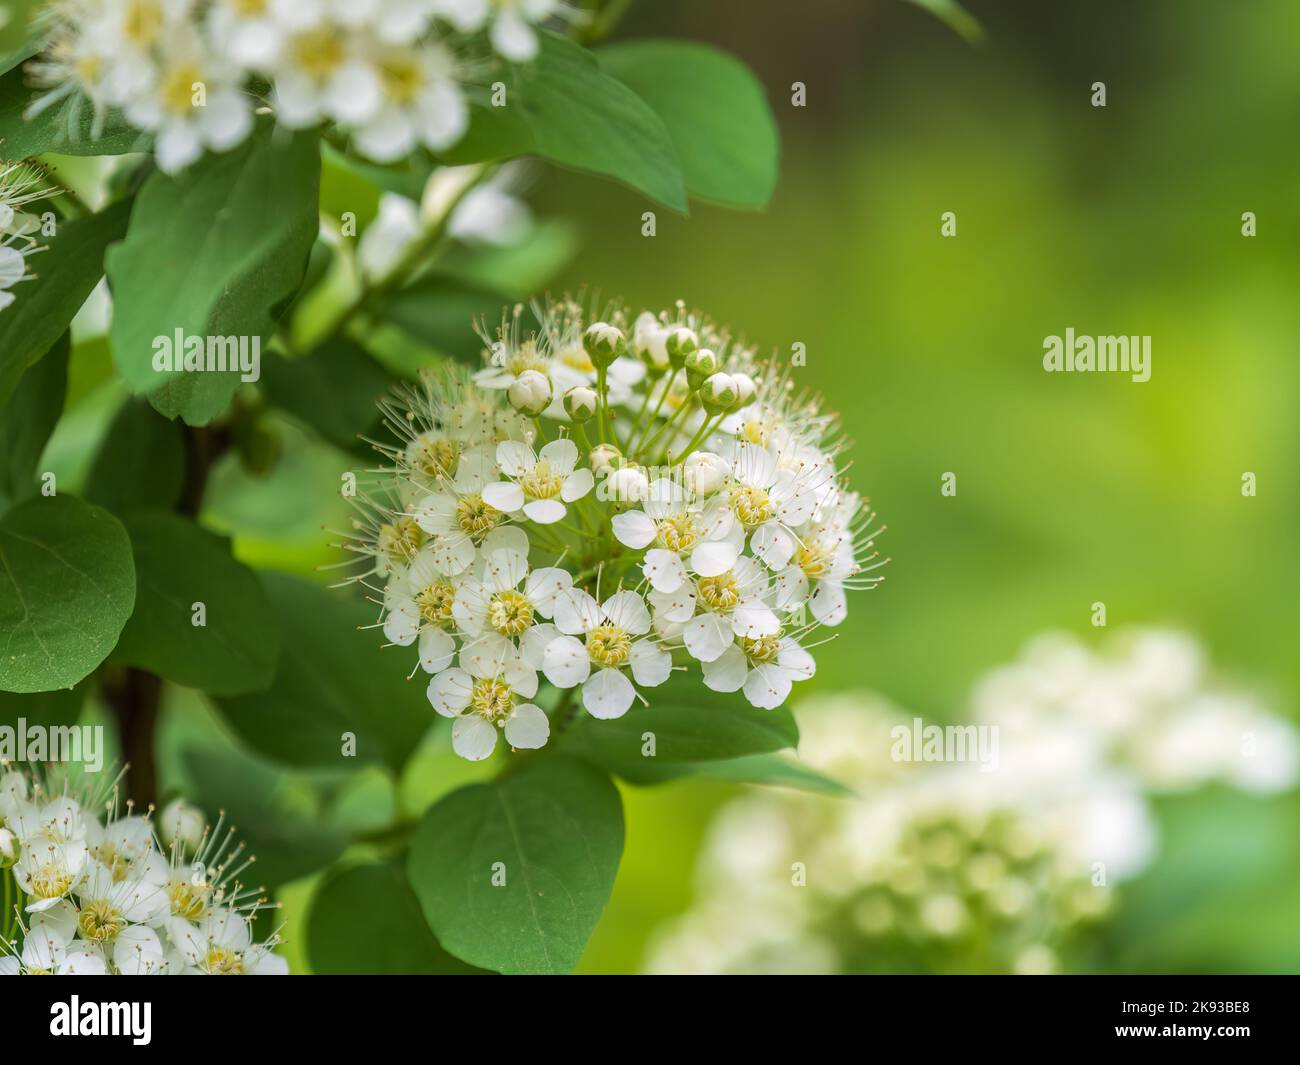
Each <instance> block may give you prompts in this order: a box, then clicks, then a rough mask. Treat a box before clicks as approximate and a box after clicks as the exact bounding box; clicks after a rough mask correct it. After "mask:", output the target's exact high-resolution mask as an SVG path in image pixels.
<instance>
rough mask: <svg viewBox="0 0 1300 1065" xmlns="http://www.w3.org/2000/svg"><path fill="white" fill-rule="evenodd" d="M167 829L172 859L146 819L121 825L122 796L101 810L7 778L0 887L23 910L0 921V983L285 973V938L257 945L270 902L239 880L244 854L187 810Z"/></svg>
mask: <svg viewBox="0 0 1300 1065" xmlns="http://www.w3.org/2000/svg"><path fill="white" fill-rule="evenodd" d="M162 825H163V826H164V835H168V836H169V837H171V839H172V843H171V845H170V846H169V847H168V848H166V849H164V847H163V846H162V845H161V844H160V843H159V842H158V841H157V839H156V838H155V835H154V831H153V825H152V823H151V821H150V820H149V819H148V818H146V817H141V816H139V815H136V814H133V813H131V812H130V810H129V809H128V811H127V813H126V814H125V815H122V816H119V815H118V813H117V802H116V798H115V792H114V797H113V798H111V799H109V800H108V801H105V802H102V803H98V802H96V801H95V800H94V797H93V795H92V793H91V792H89V791H88V790H82V791H80V792H72V791H70V790H68V789H64V790H62V791H60V792H57V793H54V792H51V791H47V790H46V789H45V787H44V786H43V785H42V784H41V782H40V781H39V780H38V779H33V777H32V776H30V775H29V774H26V773H22V772H18V771H16V770H12V769H10V770H6V771H4V772H3V773H0V878H6V877H12V882H13V883H14V884H16V886H17V889H18V891H19V892H21V896H20V900H25V902H24V901H20V903H19V904H18V905H17V906H16V907H15V909H14V911H13V912H6V913H2V914H0V954H2V956H0V975H9V976H12V975H18V974H45V975H50V974H57V975H67V974H77V975H92V976H93V975H106V974H107V975H123V976H136V975H164V974H173V975H195V974H199V975H202V974H212V975H238V974H250V975H281V974H284V973H287V972H288V966H287V965H286V963H285V961H284V959H283V958H281V957H280V956H279V955H277V954H275V953H274V948H275V946H276V944H277V943H278V937H277V936H274V935H273V936H271V938H270V939H268V940H266V941H263V942H255V941H254V938H253V933H252V924H253V919H254V916H255V915H256V913H257V911H258V910H259V909H260V908H263V905H264V900H263V899H261V898H258V897H257V894H258V893H257V891H249V890H246V889H245V888H243V887H242V886H241V885H240V883H239V881H238V879H237V877H238V876H239V874H240V873H241V871H242V870H244V869H245V868H246V867H247V866H248V864H249V862H250V861H251V860H252V859H251V858H249V857H248V856H247V855H246V854H245V852H244V847H243V844H236V843H235V842H234V840H233V838H232V834H231V832H230V831H226V832H224V833H223V832H222V831H221V826H220V823H218V825H217V826H216V828H215V829H214V830H213V831H211V832H209V831H207V829H206V827H205V826H204V825H203V820H202V814H201V813H199V812H198V811H197V810H194V809H193V808H192V807H187V806H185V805H184V804H176V803H173V804H172V805H171V806H169V807H168V808H167V809H166V810H165V811H164V812H163V815H162ZM14 925H16V926H17V932H18V933H21V934H14V933H10V934H9V935H8V936H7V937H6V935H5V931H6V929H8V928H10V927H12V926H14Z"/></svg>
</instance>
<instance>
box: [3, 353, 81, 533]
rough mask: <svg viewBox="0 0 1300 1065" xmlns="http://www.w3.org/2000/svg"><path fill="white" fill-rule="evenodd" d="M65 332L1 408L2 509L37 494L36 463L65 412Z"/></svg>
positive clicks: (66, 365)
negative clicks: (3, 447) (2, 441)
mask: <svg viewBox="0 0 1300 1065" xmlns="http://www.w3.org/2000/svg"><path fill="white" fill-rule="evenodd" d="M71 350H72V347H71V344H70V343H69V342H68V334H67V333H64V334H63V336H62V337H60V338H59V340H58V341H57V342H56V343H55V345H54V349H53V350H52V351H51V352H50V353H49V354H48V355H46V356H45V358H44V359H42V360H41V361H40V362H38V363H37V364H36V365H35V366H33V367H32V368H31V369H29V370H28V371H27V372H26V373H25V374H23V376H22V379H21V380H20V381H19V382H18V387H17V388H16V389H15V390H14V394H13V395H12V396H10V397H9V402H8V403H5V404H4V405H3V406H0V439H3V440H4V446H5V450H4V451H3V452H0V510H3V509H5V508H6V507H8V506H11V505H13V504H14V503H16V502H19V501H20V500H23V499H26V498H27V497H28V496H30V495H32V494H33V493H34V492H35V491H36V473H37V469H36V464H37V463H38V462H39V461H40V459H41V453H42V452H43V451H44V450H45V445H46V443H47V442H48V441H49V439H50V434H51V433H52V432H54V426H55V424H56V423H57V422H58V420H59V415H60V414H61V413H62V412H63V401H64V398H65V396H66V395H67V391H68V355H69V353H70V352H71Z"/></svg>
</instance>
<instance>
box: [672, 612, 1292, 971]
mask: <svg viewBox="0 0 1300 1065" xmlns="http://www.w3.org/2000/svg"><path fill="white" fill-rule="evenodd" d="M975 710H976V716H977V718H978V719H979V720H980V722H981V723H982V724H985V725H990V726H992V725H996V727H997V728H998V729H999V737H1000V742H999V758H998V761H997V765H996V767H995V768H993V769H992V771H987V772H986V771H983V769H982V768H981V767H976V766H972V765H957V764H952V763H940V764H934V763H920V764H916V763H908V762H897V761H894V760H893V754H894V752H895V749H896V748H895V739H896V737H897V735H898V732H897V731H896V730H898V729H900V728H901V729H902V730H903V731H908V730H910V729H911V728H912V727H913V725H912V723H911V722H909V721H906V720H904V719H903V717H902V715H900V714H899V713H898V711H897V710H895V709H894V708H892V707H890V706H889V705H888V704H886V703H884V702H883V701H882V700H879V699H876V698H873V697H842V698H836V699H830V700H821V701H814V702H813V703H810V704H805V705H804V706H801V707H800V714H799V722H800V729H801V733H802V739H801V742H800V755H801V758H802V760H803V761H804V762H806V763H807V764H809V765H810V766H812V767H814V768H817V769H819V770H821V771H823V772H825V773H827V774H828V775H830V776H833V777H835V778H836V779H839V780H841V781H842V782H843V783H845V784H846V785H848V786H849V787H850V788H852V789H853V790H854V792H855V794H854V796H852V797H848V798H830V797H823V796H818V795H809V794H801V793H796V792H779V791H764V792H754V793H751V794H749V795H746V796H744V797H742V798H740V799H737V800H735V801H734V802H732V803H730V804H728V806H726V807H724V809H723V811H722V812H721V813H720V814H719V816H718V818H717V820H716V821H715V823H714V825H713V827H712V829H711V831H710V834H709V838H708V840H707V841H706V844H705V848H704V851H703V854H702V856H701V860H700V869H699V879H700V887H699V892H698V901H697V903H696V905H695V906H694V907H693V908H692V909H691V910H690V911H688V912H687V913H686V914H685V915H684V916H683V917H682V918H680V919H679V920H678V921H676V922H675V923H674V924H673V925H671V926H670V927H669V928H668V929H666V930H665V932H664V933H663V934H662V935H661V936H660V937H659V939H658V941H657V942H656V943H655V945H654V947H653V950H652V955H651V958H650V961H649V965H648V967H649V969H650V970H651V971H653V972H709V973H712V972H737V971H739V972H753V971H765V972H770V971H776V972H870V971H890V972H897V971H928V972H954V971H963V972H990V971H1003V972H1021V973H1029V972H1053V971H1059V970H1060V969H1061V968H1062V967H1063V964H1064V960H1065V959H1066V958H1068V957H1069V955H1070V952H1071V950H1072V949H1073V948H1074V946H1075V945H1076V944H1077V942H1078V940H1079V939H1080V937H1081V936H1082V935H1083V934H1085V933H1086V929H1087V928H1088V926H1089V925H1090V924H1092V923H1094V922H1096V921H1098V920H1100V919H1102V918H1104V917H1105V916H1106V915H1107V913H1108V912H1109V911H1110V910H1111V909H1112V907H1113V905H1114V898H1113V896H1112V889H1113V888H1114V886H1115V885H1116V884H1119V883H1122V882H1123V881H1124V880H1126V879H1129V878H1131V877H1132V876H1134V875H1136V874H1137V873H1138V872H1140V871H1141V870H1142V869H1143V868H1145V867H1146V866H1147V864H1148V863H1149V862H1150V860H1151V858H1152V856H1153V854H1154V852H1155V845H1156V842H1157V839H1156V830H1155V827H1154V821H1153V818H1152V816H1151V813H1150V808H1149V803H1148V799H1147V792H1148V791H1149V790H1151V789H1156V790H1159V789H1162V788H1165V787H1187V786H1192V785H1196V784H1201V783H1205V782H1208V781H1209V780H1211V779H1218V780H1223V781H1226V782H1229V783H1234V784H1238V785H1241V786H1244V787H1246V788H1250V789H1253V790H1259V789H1261V788H1263V787H1265V786H1267V787H1268V788H1281V787H1284V786H1288V785H1290V784H1293V783H1294V781H1295V779H1296V757H1295V756H1296V733H1295V730H1294V729H1293V728H1292V727H1291V726H1289V725H1288V724H1286V723H1284V722H1283V721H1281V720H1280V719H1278V718H1276V717H1273V716H1272V715H1269V714H1267V713H1266V712H1265V711H1264V710H1262V709H1261V708H1259V707H1258V706H1257V705H1256V704H1254V703H1251V702H1249V701H1248V700H1247V699H1246V698H1245V697H1243V696H1240V695H1236V694H1233V693H1229V692H1228V691H1226V690H1225V689H1222V688H1221V687H1219V686H1218V685H1216V684H1215V683H1214V682H1213V681H1212V680H1210V679H1208V678H1207V677H1206V675H1205V673H1204V667H1203V665H1202V661H1201V653H1200V651H1199V649H1198V648H1197V646H1196V644H1195V643H1194V642H1193V641H1191V640H1190V639H1188V638H1187V637H1185V636H1183V635H1181V634H1178V633H1173V632H1165V631H1141V632H1136V633H1131V634H1126V635H1122V636H1120V637H1119V638H1118V639H1117V640H1116V641H1114V643H1113V645H1112V646H1111V647H1110V648H1108V649H1107V650H1106V652H1105V653H1102V654H1098V653H1095V652H1092V651H1089V650H1087V649H1086V648H1084V647H1083V645H1082V644H1080V643H1078V642H1077V641H1075V640H1073V639H1071V638H1069V637H1065V636H1057V635H1050V636H1046V637H1042V638H1040V639H1038V640H1036V641H1034V643H1032V644H1031V645H1030V647H1029V648H1028V650H1027V652H1026V654H1025V656H1024V657H1023V658H1022V660H1021V661H1019V662H1017V663H1016V664H1014V665H1012V666H1009V667H1005V668H1002V669H998V670H995V671H994V672H992V673H991V674H989V675H988V676H987V677H986V678H985V679H984V680H983V681H982V682H981V683H980V684H978V685H977V688H976V694H975ZM1242 751H1247V752H1250V753H1249V754H1247V755H1242V754H1241V752H1242ZM1247 763H1249V764H1251V765H1252V766H1253V767H1254V768H1252V769H1249V770H1248V769H1246V768H1244V767H1245V766H1246V764H1247ZM796 885H799V886H796Z"/></svg>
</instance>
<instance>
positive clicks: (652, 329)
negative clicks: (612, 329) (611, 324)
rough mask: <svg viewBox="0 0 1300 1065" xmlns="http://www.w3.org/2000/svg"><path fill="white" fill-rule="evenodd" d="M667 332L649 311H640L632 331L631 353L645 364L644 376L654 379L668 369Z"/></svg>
mask: <svg viewBox="0 0 1300 1065" xmlns="http://www.w3.org/2000/svg"><path fill="white" fill-rule="evenodd" d="M667 340H668V330H667V329H665V328H664V326H663V325H662V323H660V321H659V319H658V318H656V317H655V316H654V315H653V314H651V313H650V312H649V311H642V312H641V313H640V314H639V315H638V316H637V320H636V325H635V326H634V327H633V329H632V353H633V354H634V355H636V357H637V358H638V359H640V360H641V361H642V362H643V363H645V368H646V375H647V376H649V377H651V378H655V377H659V376H661V375H663V374H664V373H666V372H667V371H668V369H669V366H670V363H669V361H668V348H667Z"/></svg>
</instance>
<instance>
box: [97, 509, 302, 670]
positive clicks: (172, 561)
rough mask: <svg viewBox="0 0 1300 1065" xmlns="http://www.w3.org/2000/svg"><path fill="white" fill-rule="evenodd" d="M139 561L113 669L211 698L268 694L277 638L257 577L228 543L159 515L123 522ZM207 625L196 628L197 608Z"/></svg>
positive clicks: (128, 516)
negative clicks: (144, 673)
mask: <svg viewBox="0 0 1300 1065" xmlns="http://www.w3.org/2000/svg"><path fill="white" fill-rule="evenodd" d="M121 518H122V523H123V524H124V525H125V526H126V531H127V533H128V534H129V535H130V537H131V548H132V551H133V553H134V556H135V577H136V592H135V612H134V613H133V614H132V615H131V620H130V621H128V622H127V624H126V628H124V629H123V630H122V636H121V638H120V639H119V640H118V641H117V649H116V650H115V651H114V652H113V661H114V662H121V663H124V664H126V665H129V666H138V667H139V668H141V669H145V670H148V671H149V672H150V673H155V674H157V675H158V676H160V677H164V678H165V679H167V680H170V681H174V682H175V683H177V684H184V685H185V686H186V687H189V688H198V689H199V690H200V691H205V692H209V693H211V694H213V695H240V694H242V693H244V692H250V691H260V690H262V689H265V688H267V687H269V686H270V683H271V678H272V677H273V676H274V675H275V663H276V659H277V658H278V657H279V652H280V630H279V628H278V627H277V626H276V624H275V621H274V619H273V618H272V616H271V607H270V604H269V603H268V602H267V599H266V593H265V592H264V591H263V590H262V584H261V582H260V581H259V580H258V579H257V576H256V575H255V574H254V573H253V571H252V570H250V569H249V568H248V567H247V566H245V565H243V564H242V563H240V562H236V561H235V559H234V558H232V557H231V554H230V541H229V540H227V539H226V538H225V537H222V536H217V535H216V534H215V533H211V532H208V531H207V530H206V529H201V528H200V527H199V526H198V525H196V524H194V522H192V521H190V520H188V519H187V518H182V517H180V516H179V515H176V514H167V513H164V512H162V511H148V510H140V511H128V512H127V513H125V514H122V515H121ZM199 603H201V604H202V607H203V616H202V620H203V622H204V623H203V624H202V625H195V624H194V616H195V615H194V609H195V604H199Z"/></svg>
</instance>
